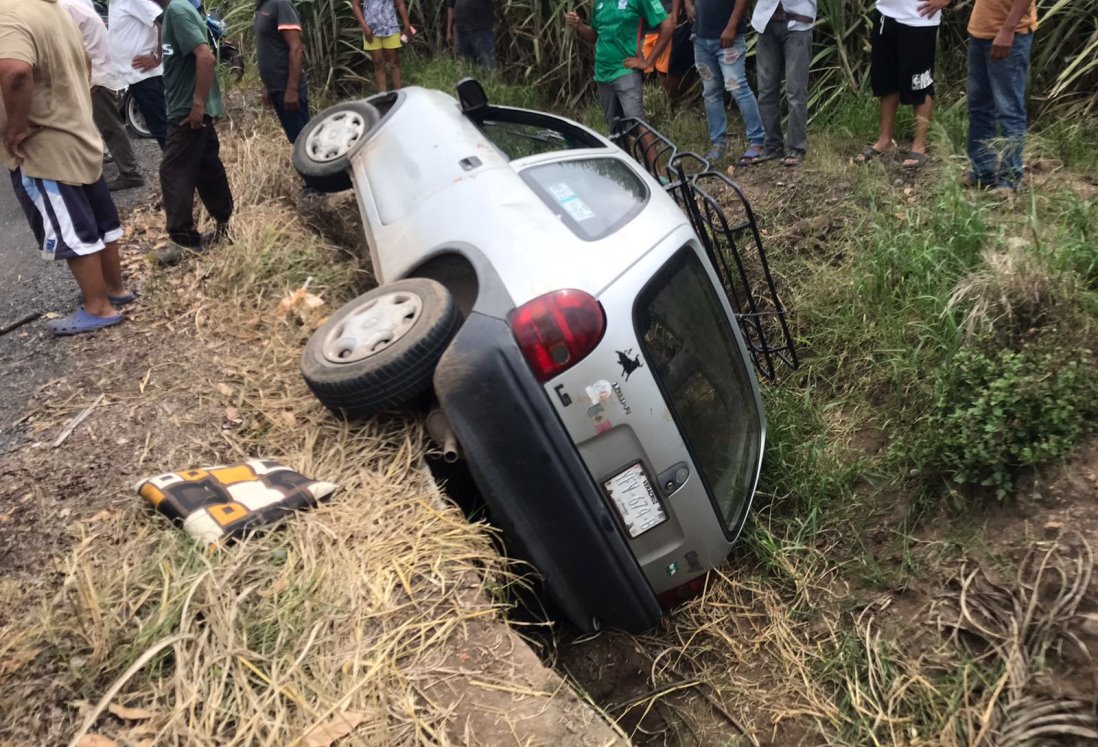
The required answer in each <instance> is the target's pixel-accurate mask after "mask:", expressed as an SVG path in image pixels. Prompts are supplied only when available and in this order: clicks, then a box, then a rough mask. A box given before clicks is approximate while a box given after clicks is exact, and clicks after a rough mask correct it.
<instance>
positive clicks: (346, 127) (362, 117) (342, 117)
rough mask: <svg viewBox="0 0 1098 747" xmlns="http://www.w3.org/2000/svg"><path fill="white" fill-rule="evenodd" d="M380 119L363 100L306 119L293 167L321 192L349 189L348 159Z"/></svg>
mask: <svg viewBox="0 0 1098 747" xmlns="http://www.w3.org/2000/svg"><path fill="white" fill-rule="evenodd" d="M380 119H381V115H380V114H379V113H378V110H377V109H376V108H375V107H374V106H373V105H372V104H368V103H366V102H365V101H348V102H345V103H342V104H337V105H335V106H332V107H329V108H327V109H325V110H324V111H322V112H321V113H320V114H319V115H317V116H316V117H313V118H312V119H311V120H309V123H308V124H307V125H305V129H303V130H302V131H301V134H300V135H298V136H297V141H296V142H295V143H294V168H296V169H297V171H298V173H299V174H301V175H302V176H303V177H305V179H306V180H308V182H309V185H310V186H311V187H313V188H314V189H318V190H320V191H322V192H342V191H343V190H346V189H350V188H351V175H350V168H351V156H353V155H354V154H355V152H356V151H357V150H358V149H359V148H360V147H361V146H362V144H363V143H365V142H366V140H367V138H368V137H369V135H370V132H371V130H373V128H374V126H375V125H376V124H377V123H378V121H379V120H380Z"/></svg>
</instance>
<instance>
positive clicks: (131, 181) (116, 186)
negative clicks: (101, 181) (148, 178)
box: [107, 174, 145, 192]
mask: <svg viewBox="0 0 1098 747" xmlns="http://www.w3.org/2000/svg"><path fill="white" fill-rule="evenodd" d="M144 186H145V177H143V176H141V174H119V175H118V176H117V177H115V178H114V179H111V180H110V181H109V182H107V189H108V190H110V191H111V192H118V191H119V190H122V189H134V188H136V187H144Z"/></svg>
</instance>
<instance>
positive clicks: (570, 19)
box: [564, 10, 580, 29]
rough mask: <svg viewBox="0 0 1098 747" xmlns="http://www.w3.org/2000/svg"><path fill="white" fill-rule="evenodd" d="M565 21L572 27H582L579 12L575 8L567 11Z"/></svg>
mask: <svg viewBox="0 0 1098 747" xmlns="http://www.w3.org/2000/svg"><path fill="white" fill-rule="evenodd" d="M564 22H565V23H567V24H568V25H569V26H571V27H572V28H574V29H578V28H579V27H580V17H579V13H577V12H576V11H574V10H570V11H568V12H567V13H565V14H564Z"/></svg>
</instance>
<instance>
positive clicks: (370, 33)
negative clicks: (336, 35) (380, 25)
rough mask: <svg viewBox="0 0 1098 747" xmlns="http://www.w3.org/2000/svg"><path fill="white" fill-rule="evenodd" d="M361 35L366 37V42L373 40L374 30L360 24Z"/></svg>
mask: <svg viewBox="0 0 1098 747" xmlns="http://www.w3.org/2000/svg"><path fill="white" fill-rule="evenodd" d="M362 35H363V36H365V37H366V41H368V42H372V41H373V40H374V30H373V29H372V28H370V27H369V26H367V25H366V24H362Z"/></svg>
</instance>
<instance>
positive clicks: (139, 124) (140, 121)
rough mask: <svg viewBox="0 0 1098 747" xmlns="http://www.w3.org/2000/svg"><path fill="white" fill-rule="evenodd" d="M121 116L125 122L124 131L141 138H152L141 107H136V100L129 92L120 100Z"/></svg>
mask: <svg viewBox="0 0 1098 747" xmlns="http://www.w3.org/2000/svg"><path fill="white" fill-rule="evenodd" d="M122 116H123V118H124V119H125V120H126V129H127V130H129V131H130V134H131V135H133V136H135V137H143V138H150V137H152V136H153V134H152V130H150V129H149V125H148V123H147V122H145V114H144V113H143V112H142V111H141V107H140V106H138V105H137V99H135V98H134V97H133V95H132V94H130V93H129V92H127V93H126V95H125V97H124V98H123V100H122Z"/></svg>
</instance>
